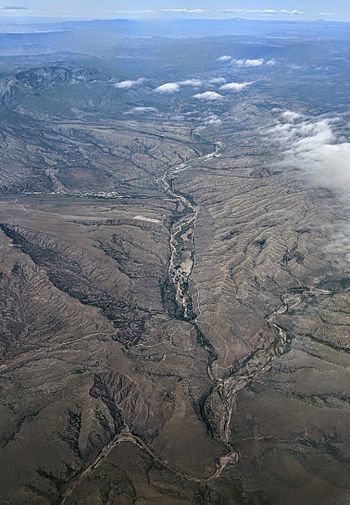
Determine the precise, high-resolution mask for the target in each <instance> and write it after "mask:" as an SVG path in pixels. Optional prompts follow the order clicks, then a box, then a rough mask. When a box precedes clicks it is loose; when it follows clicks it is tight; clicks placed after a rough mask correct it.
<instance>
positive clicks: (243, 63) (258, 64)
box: [232, 58, 265, 67]
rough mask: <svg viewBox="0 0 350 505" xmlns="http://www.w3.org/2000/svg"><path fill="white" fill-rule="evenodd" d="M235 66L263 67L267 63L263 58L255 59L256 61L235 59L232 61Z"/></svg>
mask: <svg viewBox="0 0 350 505" xmlns="http://www.w3.org/2000/svg"><path fill="white" fill-rule="evenodd" d="M232 63H233V64H234V65H238V66H239V67H261V65H263V64H264V63H265V60H264V59H263V58H254V59H249V58H247V59H244V58H242V59H238V60H237V59H235V60H232Z"/></svg>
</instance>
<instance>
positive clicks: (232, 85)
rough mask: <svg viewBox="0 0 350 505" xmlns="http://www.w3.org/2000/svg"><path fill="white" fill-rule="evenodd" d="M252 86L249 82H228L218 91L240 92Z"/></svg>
mask: <svg viewBox="0 0 350 505" xmlns="http://www.w3.org/2000/svg"><path fill="white" fill-rule="evenodd" d="M250 84H252V83H251V82H228V83H227V84H224V85H223V86H221V87H220V91H234V92H236V93H237V92H238V91H242V90H243V89H244V88H246V87H247V86H249V85H250Z"/></svg>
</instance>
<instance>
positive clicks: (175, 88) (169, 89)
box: [155, 82, 180, 94]
mask: <svg viewBox="0 0 350 505" xmlns="http://www.w3.org/2000/svg"><path fill="white" fill-rule="evenodd" d="M155 91H156V92H157V93H164V94H172V93H178V92H179V91H180V86H179V84H178V83H177V82H166V83H165V84H162V85H161V86H158V88H156V90H155Z"/></svg>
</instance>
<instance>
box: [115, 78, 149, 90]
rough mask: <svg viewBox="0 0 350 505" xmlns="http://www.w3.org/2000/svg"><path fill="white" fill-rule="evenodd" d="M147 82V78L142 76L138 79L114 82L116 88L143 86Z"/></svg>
mask: <svg viewBox="0 0 350 505" xmlns="http://www.w3.org/2000/svg"><path fill="white" fill-rule="evenodd" d="M144 82H145V79H144V78H143V77H141V78H140V79H137V80H136V81H121V82H117V83H115V84H114V87H115V88H118V89H130V88H135V87H136V86H141V85H142V84H143V83H144Z"/></svg>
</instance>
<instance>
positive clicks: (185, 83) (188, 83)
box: [177, 79, 203, 88]
mask: <svg viewBox="0 0 350 505" xmlns="http://www.w3.org/2000/svg"><path fill="white" fill-rule="evenodd" d="M177 84H179V86H193V87H197V88H198V87H199V86H202V84H203V81H201V80H200V79H187V80H186V81H180V82H178V83H177Z"/></svg>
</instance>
